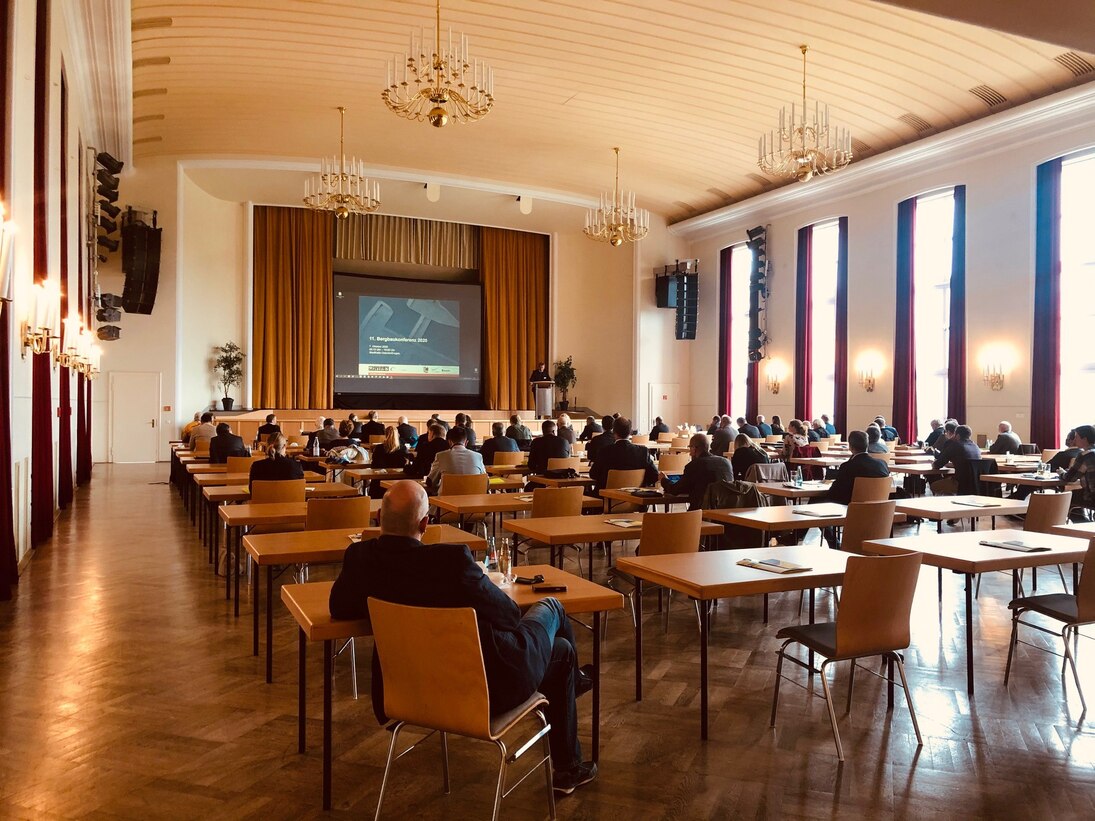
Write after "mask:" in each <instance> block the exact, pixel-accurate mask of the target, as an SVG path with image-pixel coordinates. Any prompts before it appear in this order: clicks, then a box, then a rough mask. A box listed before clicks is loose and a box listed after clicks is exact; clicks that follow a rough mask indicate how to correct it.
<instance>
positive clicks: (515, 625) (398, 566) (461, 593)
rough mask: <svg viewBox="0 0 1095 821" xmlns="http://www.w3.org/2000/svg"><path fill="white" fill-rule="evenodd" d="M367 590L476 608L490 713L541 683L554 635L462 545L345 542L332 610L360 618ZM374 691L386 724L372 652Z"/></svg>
mask: <svg viewBox="0 0 1095 821" xmlns="http://www.w3.org/2000/svg"><path fill="white" fill-rule="evenodd" d="M370 596H374V597H376V598H379V599H383V600H385V601H390V602H395V603H396V604H407V605H412V606H415V607H473V608H475V616H476V621H478V623H479V641H480V644H481V646H482V648H483V662H484V666H485V667H486V671H487V689H488V690H489V691H490V704H491V712H492V713H495V714H498V713H501V712H504V711H506V710H510V709H512V708H514V707H516V706H517V705H518V704H521V703H522V702H523V701H524V700H525V699H526V698H528V697H529V696H530V695H531V694H532V692H533V691H534V690H535V689H536V688H537V687H538V686H539V685H540V682H541V680H542V679H543V674H544V671H545V669H546V666H547V661H548V659H549V658H550V657H551V647H552V640H551V639H550V638H548V635H547V633H545V632H544V631H543V629H541V628H540V627H539V625H533V624H532V623H531V622H523V621H522V620H521V611H520V610H519V609H518V607H517V605H516V604H514V603H513V600H512V599H510V598H509V596H507V595H506V594H505V593H503V592H502V591H501V590H499V589H498V588H497V587H496V586H495V585H494V584H493V583H492V582H491V581H490V579H488V578H487V577H486V576H485V575H484V574H483V566H482V565H480V564H479V563H478V562H476V561H475V559H473V558H472V555H471V553H470V552H469V551H468V549H467V547H465V546H464V545H458V544H436V545H429V546H426V545H423V544H422V543H421V542H419V541H418V540H416V539H408V538H406V537H403V536H381V537H379V538H377V539H373V540H371V541H368V542H361V543H359V544H353V545H350V547H349V548H348V549H347V551H346V556H345V558H344V559H343V562H342V572H341V573H339V575H338V578H337V579H336V580H335V584H334V587H332V588H331V600H330V607H331V615H332V616H333V617H334V618H336V619H360V618H365V617H367V616H368V603H367V600H368V598H369V597H370ZM372 691H373V711H374V712H375V713H376V715H377V719H378V720H379V721H380V722H381V723H384V722H385V721H386V718H385V717H384V689H383V678H382V675H381V670H380V667H379V664H378V659H377V654H376V652H375V651H374V652H373V682H372Z"/></svg>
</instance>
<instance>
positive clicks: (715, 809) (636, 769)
mask: <svg viewBox="0 0 1095 821" xmlns="http://www.w3.org/2000/svg"><path fill="white" fill-rule="evenodd" d="M166 475H167V466H166V465H158V466H116V467H111V466H96V476H95V480H94V482H93V484H92V485H91V487H90V488H87V489H84V490H81V491H80V493H79V494H78V496H77V499H76V502H75V506H74V508H73V509H72V511H71V512H68V513H66V514H65V515H64V516H62V517H61V519H60V520H59V522H58V527H57V535H56V537H55V538H54V540H53V541H52V542H51V543H50V544H49V545H47V546H46V547H45V548H44V549H43V550H42V551H40V554H39V555H38V556H37V557H36V558H35V559H34V561H33V562H32V565H31V567H30V570H29V571H28V572H27V573H26V574H25V575H24V577H23V579H22V582H21V584H20V586H19V588H18V592H17V596H16V599H15V601H13V602H11V603H8V604H3V605H0V818H4V819H23V818H45V819H53V818H58V819H61V818H64V819H71V818H89V819H121V818H125V819H192V818H246V819H259V820H260V821H276V819H299V818H314V817H322V816H324V815H325V814H324V813H322V812H321V811H320V809H319V808H320V771H321V757H320V756H321V753H320V746H319V745H320V727H321V725H320V722H319V720H318V719H319V717H320V715H321V711H320V695H321V694H320V687H319V684H320V681H321V678H320V672H321V671H320V666H319V665H320V660H319V653H318V652H312V653H311V655H310V663H311V666H310V669H309V675H310V683H311V685H313V686H311V687H310V702H309V710H310V716H311V720H310V724H309V734H310V737H309V749H308V752H307V753H306V754H305V755H298V754H297V752H296V667H295V665H296V651H295V647H296V644H295V641H296V638H295V636H296V634H295V628H294V624H293V622H292V620H291V619H290V618H289V616H288V614H287V613H285V612H284V611H282V610H281V609H280V607H279V609H278V610H276V611H275V612H276V622H275V624H276V631H277V633H276V641H277V646H276V656H275V683H274V684H272V685H267V684H265V683H264V682H263V675H262V660H261V657H259V658H255V657H252V656H251V632H250V618H249V617H250V603H249V601H244V603H243V610H242V612H241V616H240V618H239V619H238V620H237V619H235V618H233V616H232V614H231V609H230V607H229V605H228V603H226V602H225V600H224V596H223V585H222V583H221V582H220V581H219V580H218V579H216V578H214V576H213V575H212V573H211V572H210V570H209V567H208V565H207V564H206V562H205V554H204V551H203V550H202V549H201V548H200V545H199V542H198V540H197V537H196V534H195V532H194V531H193V530H192V528H191V527H190V525H189V523H188V522H187V520H186V518H185V516H184V513H183V510H182V506H181V504H180V503H179V500H178V498H177V497H176V495H175V494H174V493H173V492H172V490H171V489H170V488H169V487H168V486H166V485H163V484H157V483H158V482H162V481H163V480H164V479H165V478H166ZM811 537H812V538H813V539H814V540H816V538H817V531H812V532H811ZM597 573H598V575H599V576H603V573H604V567H603V565H599V566H598V568H597ZM923 573H924V577H923V578H922V583H921V585H920V587H919V590H918V594H917V599H916V604H915V611H914V628H913V646H912V648H911V649H910V651H909V652H908V654H907V660H908V670H909V675H910V679H911V682H912V685H913V690H914V696H915V699H916V706H917V710H918V714H919V717H920V724H921V729H922V731H923V733H924V737H925V745H924V747H923V749H921V750H920V751H919V752H918V751H917V748H916V746H915V739H914V736H913V733H912V727H911V724H910V722H909V718H908V713H907V712H906V711H905V709H904V707H903V704H902V702H901V700H900V691H899V692H898V701H897V706H896V708H895V710H894V711H893V713H892V714H889V715H888V714H887V712H886V709H885V691H884V686H883V684H882V682H880V681H878V680H876V679H872V677H870V676H865V675H860V676H857V682H856V700H855V703H854V705H853V708H852V711H851V713H850V714H846V713H845V712H844V709H843V699H844V694H845V692H846V690H845V687H846V676H847V671H846V670H838V671H837V674H836V683H835V686H834V692H835V697H836V699H837V701H838V703H839V705H840V706H839V709H838V714H839V716H840V723H841V728H842V733H843V737H844V746H845V751H846V755H847V762H846V763H845V764H844V765H843V766H838V763H837V760H836V755H835V751H834V749H833V744H832V739H831V736H830V732H829V727H828V722H827V718H826V714H825V706H824V702H823V700H822V698H821V696H820V688H818V690H817V693H816V694H814V695H809V694H807V693H806V692H805V691H803V690H799V689H798V688H795V687H793V686H788V685H785V686H784V689H783V692H782V695H781V709H780V715H779V724H778V727H777V728H776V729H775V730H772V729H770V728H769V726H768V712H769V706H770V703H771V702H770V699H771V688H772V684H773V680H774V670H775V654H774V652H773V651H774V650H775V649H776V647H777V646H778V644H779V642H777V640H776V639H775V632H776V630H777V629H778V627H779V626H782V625H783V624H789V623H793V622H795V621H797V620H798V618H799V612H798V604H799V597H798V596H797V595H794V594H787V595H783V596H777V597H773V599H772V618H771V623H770V624H769V625H764V624H762V623H761V618H760V613H761V611H760V601H759V599H756V600H753V599H745V600H734V601H723V602H721V603H720V605H719V608H718V610H717V612H716V614H715V616H714V619H713V631H712V652H711V664H712V668H711V669H712V689H711V704H712V707H711V709H712V713H711V715H712V722H711V738H710V740H709V741H708V742H706V743H703V742H701V741H700V740H699V733H698V719H699V709H698V683H699V654H698V647H697V643H696V641H697V635H696V622H695V617H694V615H693V610H692V608H691V607H690V606H689V604H688V602H686V601H683V600H681V601H679V602H675V603H674V605H673V608H672V611H671V614H670V616H669V619H668V632H665V633H663V632H662V628H661V619H662V616H661V615H660V614H658V613H656V612H653V611H654V610H655V598H656V597H651V598H650V599H649V601H650V604H649V605H648V608H647V609H648V616H647V621H646V635H647V642H646V667H645V670H646V682H645V688H646V689H645V699H644V700H643V702H642V703H636V702H635V701H634V700H633V695H634V682H633V669H634V668H633V642H632V639H633V633H632V628H631V625H630V621H629V618H628V617H626V616H625V615H624V614H623V613H622V612H621V613H619V614H614V615H613V616H612V618H611V619H610V623H609V634H608V641H607V644H606V647H605V663H604V669H603V721H602V725H603V732H602V750H601V774H600V777H599V778H598V779H597V781H596V782H594V783H593V784H591V785H589V786H587V787H585V788H582V789H581V790H579V791H578V792H576V793H575V794H574V795H572V796H569V797H563V798H561V799H560V800H559V802H558V810H559V816H560V817H561V818H568V819H599V818H604V819H614V820H615V819H619V818H635V819H677V818H682V819H701V818H703V819H706V818H728V819H729V818H870V819H890V818H897V819H903V818H936V817H938V818H1039V819H1043V818H1088V819H1090V818H1093V817H1095V771H1093V763H1095V732H1093V730H1092V728H1091V726H1090V725H1088V724H1084V723H1078V722H1077V719H1078V712H1079V700H1078V699H1077V698H1076V695H1075V692H1074V690H1073V688H1072V687H1071V686H1069V687H1067V688H1065V689H1062V685H1061V675H1060V666H1059V660H1058V659H1057V658H1056V657H1054V656H1051V655H1048V654H1045V653H1040V652H1036V651H1033V650H1031V649H1029V648H1021V649H1020V653H1019V659H1018V662H1017V668H1016V675H1015V678H1014V679H1013V681H1012V685H1011V687H1010V688H1009V689H1004V687H1003V683H1002V679H1003V669H1004V659H1005V656H1006V651H1007V634H1008V614H1007V610H1006V603H1007V597H1008V595H1009V593H1010V580H1009V579H1008V577H1007V576H1005V575H1003V574H993V575H992V576H991V577H989V576H986V577H985V579H984V581H983V583H982V588H981V595H980V600H979V604H978V613H979V618H978V620H977V624H976V633H977V646H978V648H979V655H978V662H977V682H978V692H977V694H976V696H975V697H974V698H973V699H970V698H968V697H967V695H966V692H965V669H964V653H963V647H964V644H963V642H964V632H963V631H964V623H963V618H962V615H961V607H960V605H961V601H962V590H961V581H960V578H959V577H956V576H950V575H949V574H948V575H947V576H946V577H945V579H944V583H945V592H944V601H943V609H942V613H943V616H942V617H940V615H939V614H940V611H939V609H938V607H937V604H936V593H935V589H936V588H935V573H934V570H932V569H925V570H924V571H923ZM332 575H333V569H321V568H317V569H315V570H314V571H313V580H317V579H320V578H330V577H332ZM1042 582H1043V584H1042V589H1043V590H1044V589H1046V588H1047V587H1049V588H1050V589H1057V585H1058V584H1059V582H1056V581H1055V580H1053V579H1050V578H1049V574H1046V573H1043V574H1042ZM830 607H831V602H830V600H829V596H828V594H826V593H819V596H818V610H819V618H822V619H823V618H826V617H827V616H826V612H827V611H829V608H830ZM829 615H831V613H830V614H829ZM579 643H580V652H581V654H582V655H583V658H584V659H588V657H589V648H590V637H589V634H588V633H586V632H584V631H582V630H579ZM1050 644H1052V643H1050ZM1085 644H1089V642H1088V641H1087V640H1084V641H1082V642H1081V647H1080V660H1081V670H1082V673H1083V675H1084V678H1085V681H1086V682H1087V685H1088V694H1089V696H1090V697H1091V698H1095V674H1093V673H1095V659H1093V658H1092V656H1093V650H1092V648H1091V647H1090V646H1088V647H1085V646H1084V645H1085ZM1047 646H1050V645H1047ZM370 651H371V648H370V646H369V643H368V642H367V641H362V642H361V643H360V648H359V658H358V670H359V682H360V686H361V691H362V697H361V699H360V700H358V701H354V700H353V699H352V698H351V696H350V692H349V691H350V683H349V672H348V663H347V661H346V660H344V659H342V658H340V659H339V660H338V662H337V664H336V675H337V680H336V684H335V687H336V692H335V704H334V711H335V712H334V715H335V730H334V732H335V742H334V744H335V755H336V759H335V766H334V803H335V809H334V810H333V811H332V813H331V815H332V816H335V817H340V818H366V817H371V816H372V812H373V810H374V808H375V802H376V796H377V790H378V787H379V783H380V776H381V772H382V769H383V763H384V756H385V753H386V749H387V738H388V736H387V734H386V733H385V732H384V731H383V730H382V729H381V728H379V727H378V726H377V725H376V723H375V721H374V719H373V717H372V712H371V709H370V707H369V701H368V691H369V689H368V688H369V664H368V655H369V653H370ZM580 708H581V713H580V726H581V727H582V732H583V741H584V743H585V744H586V746H587V749H588V743H589V739H588V732H589V709H590V705H589V702H588V699H584V700H583V701H582V702H581V704H580ZM450 747H451V752H450V754H451V759H452V773H453V790H452V794H451V795H449V796H447V797H446V796H444V795H443V794H442V792H441V775H440V766H439V754H438V751H437V746H436V741H434V740H431V741H430V742H428V743H427V744H426V745H424V746H423V748H421V749H419V750H416V751H415V752H413V753H411V754H410V755H409V756H407V757H406V758H404V759H403V760H402V761H400V762H399V764H398V765H397V769H396V775H395V782H394V785H393V789H392V792H391V795H390V798H389V799H388V803H387V807H388V813H387V817H389V818H415V819H420V820H421V821H427V819H461V818H484V817H488V814H489V806H490V801H491V798H492V789H493V777H494V772H495V770H494V758H493V752H492V750H491V748H490V747H488V746H484V745H481V744H476V743H473V742H467V741H462V740H458V739H454V740H453V741H452V742H451V744H450ZM545 815H546V803H545V801H544V792H543V787H542V781H541V780H539V779H538V778H534V779H530V781H529V782H526V784H525V785H522V787H520V788H519V789H518V790H517V791H516V792H515V793H514V796H513V797H512V798H511V799H510V800H509V801H507V802H506V804H505V805H504V817H507V818H541V817H544V816H545Z"/></svg>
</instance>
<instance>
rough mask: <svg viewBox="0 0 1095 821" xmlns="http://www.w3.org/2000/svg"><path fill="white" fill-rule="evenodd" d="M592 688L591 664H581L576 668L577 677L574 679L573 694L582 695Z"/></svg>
mask: <svg viewBox="0 0 1095 821" xmlns="http://www.w3.org/2000/svg"><path fill="white" fill-rule="evenodd" d="M592 689H593V665H592V664H583V665H582V666H581V667H579V668H578V678H577V679H575V681H574V695H575V697H577V696H584V695H585V694H586V693H588V692H589V691H590V690H592Z"/></svg>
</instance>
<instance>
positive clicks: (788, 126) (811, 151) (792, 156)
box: [757, 46, 852, 182]
mask: <svg viewBox="0 0 1095 821" xmlns="http://www.w3.org/2000/svg"><path fill="white" fill-rule="evenodd" d="M799 48H800V49H801V50H802V109H801V112H800V111H798V110H796V107H795V103H791V112H790V116H789V117H788V116H787V109H786V107H784V108H781V109H780V110H779V128H778V129H777V130H775V131H770V132H768V133H767V134H762V135H761V137H760V141H759V143H758V144H757V165H759V166H760V169H761V170H762V171H764V172H766V173H768V174H773V175H776V176H780V177H794V178H795V179H796V180H798V181H799V182H806V181H807V180H809V179H811V178H813V177H814V175H815V174H829V173H832V172H833V171H839V170H840V169H841V168H844V167H845V166H846V165H848V163H850V162H851V161H852V137H851V135H850V134H849V133H848V129H846V128H839V127H833V128H830V126H829V106H827V105H822V104H821V103H819V102H817V101H816V100H815V101H814V110H813V112H812V113H811V112H809V111H808V110H807V108H806V52H807V51H808V50H809V47H808V46H799ZM800 113H801V116H800Z"/></svg>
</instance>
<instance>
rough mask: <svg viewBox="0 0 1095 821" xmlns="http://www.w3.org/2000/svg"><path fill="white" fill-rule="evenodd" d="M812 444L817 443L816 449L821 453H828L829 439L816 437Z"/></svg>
mask: <svg viewBox="0 0 1095 821" xmlns="http://www.w3.org/2000/svg"><path fill="white" fill-rule="evenodd" d="M814 444H815V445H817V449H818V450H820V451H821V452H822V453H828V452H829V440H828V439H818V440H817V441H816V442H814Z"/></svg>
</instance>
